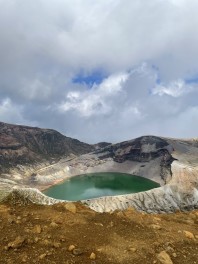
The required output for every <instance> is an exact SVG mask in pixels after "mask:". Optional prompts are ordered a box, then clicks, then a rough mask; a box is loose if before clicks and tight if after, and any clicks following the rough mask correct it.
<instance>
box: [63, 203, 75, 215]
mask: <svg viewBox="0 0 198 264" xmlns="http://www.w3.org/2000/svg"><path fill="white" fill-rule="evenodd" d="M65 209H66V210H68V211H70V212H71V213H74V214H75V213H76V211H77V208H76V205H75V204H74V203H66V204H65Z"/></svg>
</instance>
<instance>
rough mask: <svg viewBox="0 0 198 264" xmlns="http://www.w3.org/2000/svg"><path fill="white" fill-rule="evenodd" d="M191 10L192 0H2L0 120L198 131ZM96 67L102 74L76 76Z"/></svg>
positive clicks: (96, 132) (114, 131) (124, 134)
mask: <svg viewBox="0 0 198 264" xmlns="http://www.w3.org/2000/svg"><path fill="white" fill-rule="evenodd" d="M197 10H198V1H197V0H188V1H187V0H149V1H146V0H133V1H131V0H126V1H121V0H108V1H107V0H100V1H92V0H73V1H69V0H57V1H53V0H34V1H33V0H29V1H26V0H20V1H17V0H0V57H1V60H0V98H1V104H0V118H1V120H4V121H7V122H13V123H24V124H27V123H29V124H30V123H34V122H36V123H37V124H38V125H40V126H42V127H52V128H55V129H57V130H60V131H61V132H63V133H65V134H67V135H70V136H74V137H78V138H79V139H82V140H85V141H89V142H94V141H95V142H96V141H99V140H109V141H119V140H123V139H129V138H133V137H136V136H139V135H143V134H159V135H169V136H171V135H174V136H178V137H185V136H186V137H188V136H197V133H198V125H197V124H198V122H194V123H193V122H192V120H195V119H196V117H197V96H198V85H197V83H196V82H195V83H193V82H187V81H185V80H189V79H193V78H195V79H196V77H197V76H198V64H197V58H198V49H197V46H198V27H197V25H198V16H197ZM32 14H34V15H32ZM143 62H145V63H143ZM95 71H99V72H102V73H103V74H104V76H107V77H106V78H105V79H104V80H102V81H101V83H100V84H94V85H93V86H92V87H90V86H88V85H86V83H73V81H72V80H73V79H75V77H76V76H78V75H79V73H81V72H83V74H84V75H91V74H92V73H93V72H95ZM6 98H9V99H6ZM183 126H185V128H184V127H183Z"/></svg>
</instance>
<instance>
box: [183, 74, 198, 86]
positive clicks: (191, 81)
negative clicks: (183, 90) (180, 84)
mask: <svg viewBox="0 0 198 264" xmlns="http://www.w3.org/2000/svg"><path fill="white" fill-rule="evenodd" d="M185 82H186V83H189V84H190V83H198V76H194V77H192V78H189V79H185Z"/></svg>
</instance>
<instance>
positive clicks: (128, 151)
mask: <svg viewBox="0 0 198 264" xmlns="http://www.w3.org/2000/svg"><path fill="white" fill-rule="evenodd" d="M173 150H174V148H173V146H172V145H171V144H169V143H168V142H167V141H166V140H164V139H162V138H160V137H155V136H143V137H139V138H136V139H134V140H129V141H125V142H121V143H118V144H114V145H110V146H107V147H105V148H103V149H99V150H98V151H96V153H97V155H99V157H100V159H106V158H112V159H113V160H114V161H115V162H118V163H123V162H125V161H134V162H139V163H142V165H141V166H145V165H144V164H147V163H149V162H150V161H152V160H155V159H158V160H159V162H158V163H159V165H160V168H161V169H160V176H161V178H162V180H163V181H164V182H165V183H166V178H167V177H168V176H170V175H171V163H172V162H173V161H174V160H175V159H174V158H173V157H172V155H171V153H172V152H173Z"/></svg>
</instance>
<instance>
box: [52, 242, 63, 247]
mask: <svg viewBox="0 0 198 264" xmlns="http://www.w3.org/2000/svg"><path fill="white" fill-rule="evenodd" d="M60 246H61V244H60V243H58V242H54V244H53V247H55V248H59V247H60Z"/></svg>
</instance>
